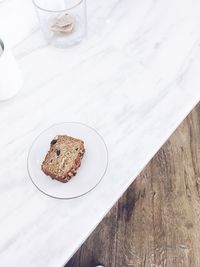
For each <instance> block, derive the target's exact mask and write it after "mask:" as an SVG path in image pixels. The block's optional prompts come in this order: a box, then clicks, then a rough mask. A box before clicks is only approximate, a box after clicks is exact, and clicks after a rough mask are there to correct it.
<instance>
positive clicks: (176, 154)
mask: <svg viewBox="0 0 200 267" xmlns="http://www.w3.org/2000/svg"><path fill="white" fill-rule="evenodd" d="M99 263H102V264H103V265H104V266H105V267H145V266H148V267H165V266H167V267H186V266H187V267H199V266H200V104H198V105H197V106H196V108H195V109H194V110H193V111H192V112H191V113H190V114H189V116H188V117H187V118H186V119H185V120H184V122H183V123H182V124H181V125H180V126H179V128H178V129H177V130H176V131H175V132H174V134H173V135H172V136H171V137H170V138H169V140H168V141H167V142H166V143H165V144H164V146H163V147H162V148H161V149H160V151H159V152H158V153H157V154H156V155H155V157H154V158H153V159H152V160H151V161H150V163H149V164H148V165H147V166H146V168H145V169H144V170H143V171H142V173H141V174H140V175H139V176H138V177H137V179H136V180H135V181H134V182H133V184H132V185H131V186H130V187H129V188H128V190H127V191H126V192H125V193H124V195H123V196H122V198H121V199H120V200H119V201H118V203H117V204H116V205H115V206H114V207H113V208H112V210H111V211H110V212H109V214H108V215H107V216H106V217H105V218H104V220H103V221H102V222H101V223H100V224H99V226H98V227H97V228H96V230H95V231H94V232H93V234H92V235H91V236H90V237H89V238H88V240H87V241H86V242H85V243H84V245H83V246H82V247H81V248H80V249H79V251H78V252H77V253H76V254H75V255H74V257H73V258H72V259H71V260H70V261H69V263H68V264H67V265H66V267H94V266H95V265H96V264H99Z"/></svg>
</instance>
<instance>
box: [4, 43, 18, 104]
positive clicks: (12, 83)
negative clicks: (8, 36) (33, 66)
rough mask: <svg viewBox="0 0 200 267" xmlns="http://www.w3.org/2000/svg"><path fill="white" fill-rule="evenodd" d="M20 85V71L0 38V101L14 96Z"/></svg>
mask: <svg viewBox="0 0 200 267" xmlns="http://www.w3.org/2000/svg"><path fill="white" fill-rule="evenodd" d="M22 85H23V76H22V72H21V71H20V69H19V67H18V65H17V62H16V60H15V58H14V56H13V54H12V53H11V51H10V49H9V48H8V47H7V45H6V44H5V43H4V42H3V40H2V39H0V101H1V100H6V99H9V98H11V97H13V96H15V95H16V94H17V92H18V91H19V90H20V89H21V88H22Z"/></svg>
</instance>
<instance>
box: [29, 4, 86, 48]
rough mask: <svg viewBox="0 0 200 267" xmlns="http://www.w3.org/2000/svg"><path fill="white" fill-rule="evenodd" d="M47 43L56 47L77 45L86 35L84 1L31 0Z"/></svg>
mask: <svg viewBox="0 0 200 267" xmlns="http://www.w3.org/2000/svg"><path fill="white" fill-rule="evenodd" d="M33 3H34V5H35V8H36V11H37V14H38V18H39V21H40V25H41V28H42V31H43V33H44V35H45V37H46V39H47V41H48V42H49V43H50V44H52V45H54V46H57V47H67V46H71V45H74V44H76V43H79V42H80V41H81V40H82V39H83V38H84V36H85V35H86V28H87V17H86V0H33Z"/></svg>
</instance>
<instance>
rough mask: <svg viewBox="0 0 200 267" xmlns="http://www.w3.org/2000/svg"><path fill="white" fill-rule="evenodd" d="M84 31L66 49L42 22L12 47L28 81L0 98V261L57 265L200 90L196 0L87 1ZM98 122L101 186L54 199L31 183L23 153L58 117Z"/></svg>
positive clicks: (8, 264) (12, 264)
mask: <svg viewBox="0 0 200 267" xmlns="http://www.w3.org/2000/svg"><path fill="white" fill-rule="evenodd" d="M88 16H89V32H88V37H87V39H86V40H85V41H84V42H82V43H81V44H80V45H78V46H75V47H71V48H69V49H66V50H59V49H56V48H53V47H50V46H47V45H46V44H45V42H44V40H43V39H42V35H41V33H40V31H39V30H36V31H35V32H34V33H32V34H30V36H29V37H28V38H27V39H26V40H25V41H23V42H22V43H21V44H19V45H18V46H17V47H16V48H15V50H14V52H15V55H16V57H17V59H18V62H19V64H20V66H21V68H22V70H23V72H24V76H25V84H24V87H23V89H22V90H21V91H20V93H19V94H18V95H17V97H15V98H14V99H12V100H10V101H8V102H2V103H0V128H1V131H0V136H1V138H0V150H1V153H0V265H1V266H5V267H16V266H20V267H27V266H29V267H44V266H48V267H61V266H63V265H64V264H65V263H66V262H67V261H68V260H69V258H70V257H71V256H72V255H73V254H74V252H75V251H76V250H77V249H78V247H79V246H80V245H81V244H82V243H83V241H84V240H85V239H86V238H87V237H88V235H89V234H90V233H91V232H92V230H93V229H94V228H95V227H96V226H97V224H98V223H99V222H100V221H101V219H102V218H103V216H104V215H105V214H106V213H107V212H108V211H109V209H110V208H111V207H112V206H113V204H114V203H115V202H116V201H117V200H118V199H119V197H120V196H121V195H122V193H123V192H124V191H125V190H126V189H127V187H128V186H129V185H130V184H131V183H132V181H133V180H134V178H135V177H136V176H137V174H138V173H139V172H140V171H141V170H142V168H143V167H144V166H145V164H147V162H148V161H149V160H150V159H151V157H152V156H153V155H154V154H155V152H156V151H157V150H158V149H159V148H160V147H161V145H162V144H163V143H164V142H165V141H166V139H167V138H168V137H169V135H170V134H171V133H172V132H173V131H174V130H175V128H176V127H177V126H178V125H179V124H180V122H181V121H182V120H183V119H184V117H185V116H186V115H187V114H188V113H189V111H190V110H191V109H192V108H193V107H194V105H195V104H196V103H197V102H198V101H199V99H200V47H199V44H200V43H199V38H200V2H199V0H175V1H174V0H160V1H156V0H125V1H119V0H110V1H107V0H102V1H94V0H89V1H88ZM62 121H79V122H83V123H86V124H88V125H90V126H92V127H94V128H95V129H97V130H98V131H99V133H100V134H101V135H102V136H103V137H104V139H105V141H106V143H107V146H108V150H109V166H108V170H107V173H106V176H105V177H104V179H103V180H102V182H101V183H100V184H99V186H98V187H97V188H96V189H95V190H93V191H92V192H90V193H89V194H87V195H86V196H84V197H81V198H78V199H75V200H56V199H53V198H50V197H47V196H46V195H44V194H42V193H41V192H39V191H38V190H37V189H36V188H35V187H34V186H33V184H32V183H31V181H30V179H29V177H28V173H27V169H26V162H27V153H28V150H29V147H30V145H31V143H32V141H33V139H34V138H35V137H36V136H37V135H38V134H39V133H40V132H41V131H42V130H43V129H45V128H47V127H49V126H50V125H51V124H53V123H55V122H62Z"/></svg>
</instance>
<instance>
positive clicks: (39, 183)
mask: <svg viewBox="0 0 200 267" xmlns="http://www.w3.org/2000/svg"><path fill="white" fill-rule="evenodd" d="M62 134H66V135H70V136H72V137H75V138H79V139H82V140H83V141H84V143H85V154H84V156H83V159H82V161H81V166H80V167H79V168H78V171H77V174H76V176H74V177H72V179H71V180H70V181H69V182H67V183H61V182H59V181H57V180H53V179H51V177H49V176H47V175H45V174H44V173H43V172H42V171H41V164H42V162H43V160H44V158H45V155H46V153H47V151H48V150H49V147H50V142H51V140H53V138H54V137H55V136H56V135H62ZM107 165H108V151H107V147H106V145H105V142H104V140H103V138H102V137H101V136H100V135H99V134H98V133H97V132H96V131H95V130H94V129H92V128H91V127H89V126H87V125H84V124H82V123H77V122H65V123H61V124H55V125H53V126H51V127H50V128H48V129H46V130H45V131H44V132H42V133H41V134H40V135H39V136H38V137H37V138H36V139H35V141H34V142H33V144H32V146H31V148H30V151H29V155H28V162H27V166H28V172H29V175H30V178H31V180H32V182H33V183H34V185H35V186H36V187H37V188H38V189H39V190H40V191H41V192H43V193H44V194H46V195H48V196H51V197H55V198H62V199H71V198H76V197H80V196H82V195H85V194H86V193H88V192H89V191H91V190H92V189H93V188H95V186H97V184H98V183H99V182H100V181H101V179H102V178H103V176H104V174H105V172H106V169H107Z"/></svg>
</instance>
